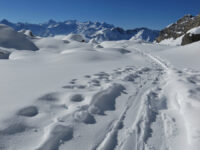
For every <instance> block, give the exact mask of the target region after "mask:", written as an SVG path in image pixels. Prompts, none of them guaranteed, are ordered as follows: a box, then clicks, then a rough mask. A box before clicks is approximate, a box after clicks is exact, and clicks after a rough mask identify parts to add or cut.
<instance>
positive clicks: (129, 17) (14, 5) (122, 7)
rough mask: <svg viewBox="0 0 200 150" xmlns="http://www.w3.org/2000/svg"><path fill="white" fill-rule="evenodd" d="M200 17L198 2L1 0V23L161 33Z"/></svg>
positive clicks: (152, 0)
mask: <svg viewBox="0 0 200 150" xmlns="http://www.w3.org/2000/svg"><path fill="white" fill-rule="evenodd" d="M199 13H200V0H190V1H189V0H164V1H163V0H1V1H0V19H3V18H5V19H8V20H9V21H13V22H18V21H21V22H31V23H38V22H45V21H47V20H49V19H54V20H57V21H64V20H68V19H73V20H74V19H76V20H79V21H88V20H90V21H100V22H103V21H104V22H107V23H111V24H114V25H115V26H119V27H123V28H126V29H128V28H129V29H131V28H135V27H149V28H152V29H162V28H164V27H165V26H167V25H168V24H170V23H172V22H174V21H176V20H177V19H178V18H180V17H182V16H183V15H185V14H193V15H197V14H199Z"/></svg>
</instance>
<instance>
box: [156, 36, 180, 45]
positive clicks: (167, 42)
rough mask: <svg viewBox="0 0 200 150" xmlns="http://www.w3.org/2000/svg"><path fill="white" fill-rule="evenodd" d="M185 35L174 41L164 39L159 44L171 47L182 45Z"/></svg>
mask: <svg viewBox="0 0 200 150" xmlns="http://www.w3.org/2000/svg"><path fill="white" fill-rule="evenodd" d="M183 37H184V35H182V36H180V37H178V38H176V39H173V38H169V39H164V40H162V41H161V42H160V43H159V44H163V45H171V46H179V45H181V42H182V39H183Z"/></svg>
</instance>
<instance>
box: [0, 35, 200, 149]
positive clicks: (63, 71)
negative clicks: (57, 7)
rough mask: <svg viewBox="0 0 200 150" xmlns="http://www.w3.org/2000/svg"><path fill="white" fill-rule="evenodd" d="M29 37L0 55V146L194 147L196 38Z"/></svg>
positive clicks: (197, 124)
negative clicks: (184, 41) (31, 47)
mask: <svg viewBox="0 0 200 150" xmlns="http://www.w3.org/2000/svg"><path fill="white" fill-rule="evenodd" d="M33 41H34V43H35V45H36V46H37V47H38V48H39V50H38V51H27V50H22V51H18V50H15V51H13V52H12V53H11V54H10V56H9V59H0V68H1V74H0V90H1V92H0V97H1V99H0V149H2V150H58V149H59V150H66V149H72V150H80V149H81V150H94V149H96V150H114V149H115V150H130V149H133V150H142V149H145V150H150V149H154V150H166V149H170V150H179V149H181V150H198V149H199V147H200V142H199V141H200V134H199V133H200V120H199V116H198V115H199V114H200V102H199V98H200V90H199V86H200V67H199V65H198V62H199V60H198V57H199V49H198V48H199V46H200V43H199V42H197V43H194V44H190V45H187V46H184V47H170V46H166V45H161V44H150V43H145V42H142V41H138V40H134V38H133V39H132V40H130V41H128V40H123V41H110V42H102V43H98V42H96V40H91V41H90V42H88V43H86V42H82V38H81V42H80V36H73V38H69V37H66V36H56V37H47V38H40V39H39V38H37V39H33ZM189 51H190V52H189ZM182 57H183V58H182ZM189 58H190V59H189ZM191 58H193V59H191ZM186 68H187V69H186Z"/></svg>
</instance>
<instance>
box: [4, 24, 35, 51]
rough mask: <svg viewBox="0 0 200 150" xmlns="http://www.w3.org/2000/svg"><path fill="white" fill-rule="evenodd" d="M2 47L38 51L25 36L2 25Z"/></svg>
mask: <svg viewBox="0 0 200 150" xmlns="http://www.w3.org/2000/svg"><path fill="white" fill-rule="evenodd" d="M0 46H1V47H5V48H14V49H17V50H33V51H35V50H38V48H37V47H36V46H35V45H34V44H33V43H32V42H31V41H30V40H28V39H27V38H26V37H25V36H24V35H23V34H20V33H18V32H16V31H14V30H13V29H12V28H10V27H8V26H6V25H3V24H0Z"/></svg>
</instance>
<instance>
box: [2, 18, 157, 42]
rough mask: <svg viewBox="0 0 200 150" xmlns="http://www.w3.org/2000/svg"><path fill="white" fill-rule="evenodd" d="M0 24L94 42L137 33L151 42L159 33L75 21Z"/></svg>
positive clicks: (123, 37)
mask: <svg viewBox="0 0 200 150" xmlns="http://www.w3.org/2000/svg"><path fill="white" fill-rule="evenodd" d="M0 23H2V24H6V25H8V26H10V27H12V28H14V29H15V30H16V31H20V30H30V31H32V33H33V34H34V35H36V36H41V37H47V36H55V35H68V34H70V33H73V34H82V35H84V36H85V37H86V38H87V39H88V40H90V39H95V40H96V41H113V40H129V39H131V38H132V37H133V36H135V35H136V34H138V32H140V33H142V34H141V36H139V37H140V38H141V40H145V41H148V42H152V41H154V40H155V38H156V37H157V36H158V34H159V31H157V30H151V29H147V28H136V29H132V30H124V29H122V28H119V27H115V26H114V25H112V24H108V23H105V22H103V23H101V22H91V21H87V22H79V21H77V20H66V21H63V22H57V21H55V20H52V19H51V20H49V21H47V22H46V23H41V24H29V23H11V22H9V21H7V20H5V19H4V20H2V21H0ZM141 31H142V32H141Z"/></svg>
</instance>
